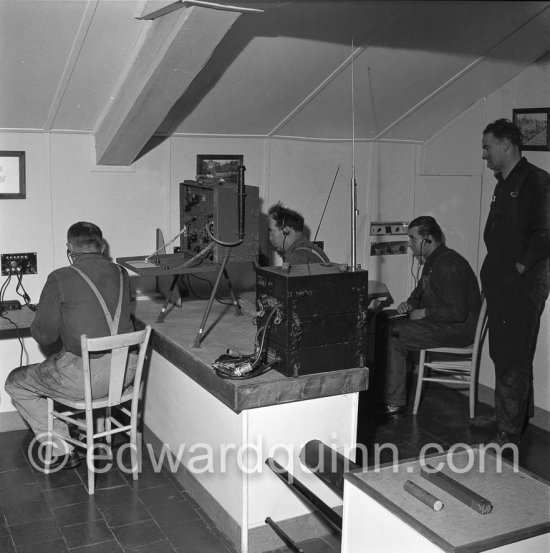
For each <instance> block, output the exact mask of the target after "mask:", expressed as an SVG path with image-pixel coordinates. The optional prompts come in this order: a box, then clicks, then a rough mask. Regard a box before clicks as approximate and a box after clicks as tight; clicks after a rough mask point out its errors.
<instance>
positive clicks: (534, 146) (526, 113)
mask: <svg viewBox="0 0 550 553" xmlns="http://www.w3.org/2000/svg"><path fill="white" fill-rule="evenodd" d="M549 114H550V108H522V109H514V110H513V121H514V124H515V125H517V126H518V127H519V129H520V131H521V134H522V135H523V138H522V141H521V144H522V149H523V150H531V151H546V152H547V151H549V150H550V140H549V138H550V137H549V130H550V127H549V126H548V117H549Z"/></svg>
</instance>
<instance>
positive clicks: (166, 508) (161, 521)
mask: <svg viewBox="0 0 550 553" xmlns="http://www.w3.org/2000/svg"><path fill="white" fill-rule="evenodd" d="M148 509H149V512H150V513H151V515H152V516H153V518H154V519H155V520H156V521H157V523H158V525H159V526H160V527H161V528H163V527H164V526H173V525H175V524H179V523H180V522H187V521H189V520H197V519H199V518H200V515H199V514H198V513H197V510H196V509H195V508H194V507H193V506H192V505H191V504H190V503H189V502H187V501H185V500H181V501H176V502H174V503H172V502H170V503H164V504H161V505H151V506H150V507H149V508H148Z"/></svg>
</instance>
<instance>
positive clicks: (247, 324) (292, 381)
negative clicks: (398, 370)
mask: <svg viewBox="0 0 550 553" xmlns="http://www.w3.org/2000/svg"><path fill="white" fill-rule="evenodd" d="M161 306H162V303H161V302H158V301H151V300H146V301H138V302H136V308H135V315H136V320H137V321H138V324H139V323H140V324H144V325H145V324H151V326H152V327H153V330H154V333H153V347H154V349H155V351H157V352H158V353H160V355H162V356H163V357H164V358H165V359H166V360H168V361H170V362H171V363H173V364H174V365H175V366H176V367H178V368H179V369H180V370H181V371H182V372H184V373H185V374H186V375H187V376H189V377H190V378H192V379H193V380H194V381H195V382H197V384H199V385H200V386H202V387H203V388H205V389H206V390H208V391H209V392H210V393H211V394H212V395H213V396H214V397H216V398H217V399H219V400H220V401H221V402H222V403H224V404H225V405H227V406H228V407H229V408H230V409H231V410H233V411H235V413H240V412H241V411H242V410H243V409H254V408H258V407H266V406H268V405H279V404H282V403H291V402H294V401H303V400H307V399H313V398H319V397H327V396H334V395H340V394H347V393H351V392H358V391H361V390H365V389H366V388H367V383H368V369H367V368H357V369H348V370H341V371H334V372H326V373H319V374H311V375H304V376H300V377H297V378H288V377H285V376H283V375H282V374H280V373H279V372H277V371H276V370H271V371H269V372H267V373H265V374H263V375H261V376H258V377H255V378H251V379H245V380H228V379H223V378H220V377H219V376H217V374H216V373H215V372H214V370H213V369H212V362H213V361H214V360H215V359H216V358H217V357H218V356H219V355H221V354H222V353H224V352H225V350H226V349H227V348H229V347H230V348H233V349H236V350H238V351H240V352H242V353H251V352H252V351H253V349H254V335H255V332H256V327H255V326H254V325H253V323H252V316H251V315H250V314H248V313H246V312H245V313H244V314H243V315H241V316H238V315H236V313H235V309H234V308H233V307H230V306H227V305H222V304H220V303H215V304H214V305H213V306H212V311H211V313H210V317H209V319H208V322H207V325H206V329H205V333H204V336H205V337H204V340H203V343H202V345H201V347H200V348H195V347H193V341H194V339H195V335H196V333H197V328H198V325H199V324H200V321H201V318H202V315H203V313H204V310H205V307H206V301H189V302H184V304H183V307H182V308H178V307H173V308H172V310H171V311H170V312H169V313H168V315H167V317H166V319H165V320H164V322H163V323H155V321H156V319H157V316H158V314H159V312H160V309H161Z"/></svg>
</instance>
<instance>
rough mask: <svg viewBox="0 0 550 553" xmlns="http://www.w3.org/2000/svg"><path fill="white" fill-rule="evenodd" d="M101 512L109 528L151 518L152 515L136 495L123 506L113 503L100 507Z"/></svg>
mask: <svg viewBox="0 0 550 553" xmlns="http://www.w3.org/2000/svg"><path fill="white" fill-rule="evenodd" d="M102 513H103V518H104V519H105V520H106V521H107V524H108V525H109V527H110V528H116V527H117V526H125V525H127V524H133V523H135V522H141V521H144V520H153V517H152V516H151V514H150V513H149V511H148V510H147V509H146V508H145V506H144V505H143V503H142V502H141V501H140V499H139V498H138V497H134V498H133V499H132V501H130V502H128V503H126V504H125V505H124V506H120V505H114V506H113V507H105V508H103V509H102Z"/></svg>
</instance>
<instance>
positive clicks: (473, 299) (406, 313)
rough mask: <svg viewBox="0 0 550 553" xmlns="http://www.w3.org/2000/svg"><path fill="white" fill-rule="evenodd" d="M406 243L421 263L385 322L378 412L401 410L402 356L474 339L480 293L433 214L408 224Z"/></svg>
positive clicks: (389, 413)
mask: <svg viewBox="0 0 550 553" xmlns="http://www.w3.org/2000/svg"><path fill="white" fill-rule="evenodd" d="M408 234H409V248H410V249H411V250H412V253H413V256H414V257H416V258H418V259H419V261H420V262H421V263H423V265H424V267H423V269H422V276H421V278H420V281H419V282H418V285H417V286H416V287H415V289H414V290H413V292H412V294H411V295H410V297H409V299H408V300H407V301H405V302H403V303H401V304H399V305H398V306H397V316H395V317H394V318H392V320H391V324H390V325H389V339H388V351H387V367H386V372H385V374H384V386H383V401H384V407H383V410H382V414H383V415H386V416H392V415H402V414H404V413H405V405H406V379H407V358H408V355H409V353H410V352H414V351H419V350H421V349H425V348H434V347H443V346H448V347H466V346H468V345H470V344H471V343H472V342H473V341H474V335H475V331H476V326H477V319H478V316H479V310H480V308H481V299H480V293H479V284H478V282H477V278H476V276H475V274H474V272H473V271H472V268H471V267H470V264H469V263H468V261H466V259H464V258H463V257H462V256H461V255H460V254H458V253H457V252H455V251H454V250H451V249H449V248H447V247H446V246H445V244H444V243H443V233H442V231H441V228H440V226H439V225H438V224H437V222H436V221H435V219H434V218H433V217H430V216H422V217H417V218H416V219H414V220H413V221H411V223H410V224H409V233H408Z"/></svg>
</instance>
